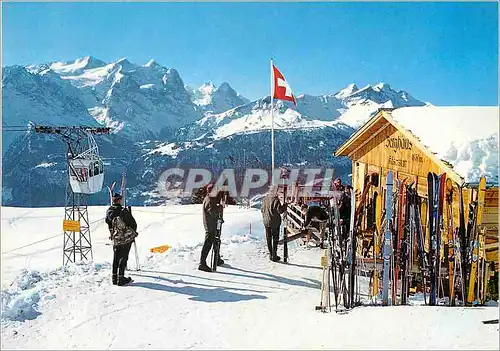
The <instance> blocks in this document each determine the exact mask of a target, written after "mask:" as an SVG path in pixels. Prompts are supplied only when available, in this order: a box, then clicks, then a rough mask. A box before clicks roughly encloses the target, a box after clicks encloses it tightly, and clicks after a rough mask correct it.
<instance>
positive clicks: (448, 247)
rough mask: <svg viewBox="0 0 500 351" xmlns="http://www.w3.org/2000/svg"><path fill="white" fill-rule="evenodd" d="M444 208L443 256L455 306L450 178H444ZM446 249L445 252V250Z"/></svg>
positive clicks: (451, 188)
mask: <svg viewBox="0 0 500 351" xmlns="http://www.w3.org/2000/svg"><path fill="white" fill-rule="evenodd" d="M446 209H447V211H446V212H447V215H448V228H447V232H446V233H447V236H448V237H447V243H446V244H445V257H448V290H449V291H448V296H449V297H450V306H455V283H454V282H455V279H454V274H455V272H454V269H453V268H454V265H455V252H454V247H455V243H454V232H453V183H452V181H451V179H450V178H448V179H446ZM446 251H447V252H446Z"/></svg>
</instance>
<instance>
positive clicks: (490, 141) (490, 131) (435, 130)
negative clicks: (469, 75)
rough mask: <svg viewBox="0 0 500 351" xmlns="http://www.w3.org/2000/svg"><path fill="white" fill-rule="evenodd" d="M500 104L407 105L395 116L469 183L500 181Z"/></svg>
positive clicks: (397, 121) (398, 121)
mask: <svg viewBox="0 0 500 351" xmlns="http://www.w3.org/2000/svg"><path fill="white" fill-rule="evenodd" d="M499 112H500V111H499V108H498V107H496V106H492V107H489V106H484V107H483V106H480V107H479V106H453V107H438V106H424V107H404V108H399V109H395V110H394V111H392V112H391V116H392V118H393V120H394V121H395V122H396V123H398V124H400V125H401V126H402V127H403V128H405V129H407V130H408V131H410V132H411V133H412V134H414V135H415V136H416V137H417V138H418V139H419V140H420V142H421V143H422V144H423V145H425V146H426V147H427V148H428V149H429V150H430V151H431V152H433V153H434V154H436V156H437V157H438V158H439V159H441V160H444V161H446V162H448V163H449V164H451V165H452V166H453V169H454V170H455V172H456V173H458V174H459V175H460V176H461V177H463V178H464V180H465V182H466V183H477V182H479V178H480V177H481V176H485V177H486V180H487V183H492V184H496V185H498V133H499V132H498V129H499V115H500V113H499Z"/></svg>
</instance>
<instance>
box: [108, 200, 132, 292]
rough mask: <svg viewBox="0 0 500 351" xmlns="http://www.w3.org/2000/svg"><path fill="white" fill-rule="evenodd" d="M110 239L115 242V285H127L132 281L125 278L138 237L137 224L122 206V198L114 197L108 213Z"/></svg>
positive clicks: (113, 278) (113, 275)
mask: <svg viewBox="0 0 500 351" xmlns="http://www.w3.org/2000/svg"><path fill="white" fill-rule="evenodd" d="M106 223H107V224H108V229H109V233H110V236H109V239H110V240H112V241H113V272H112V283H113V285H119V286H122V285H125V284H128V283H130V282H131V281H132V279H131V278H130V277H125V268H126V267H127V261H128V255H129V252H130V247H131V246H132V243H133V242H134V240H135V238H136V237H137V235H138V234H137V223H136V221H135V219H134V217H133V216H132V213H130V211H129V210H128V209H127V208H124V207H123V206H122V196H121V195H120V194H118V193H116V194H114V195H113V204H112V205H111V206H110V207H109V208H108V210H107V211H106Z"/></svg>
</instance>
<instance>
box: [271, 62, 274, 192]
mask: <svg viewBox="0 0 500 351" xmlns="http://www.w3.org/2000/svg"><path fill="white" fill-rule="evenodd" d="M273 94H274V72H273V59H272V58H271V185H274V113H273Z"/></svg>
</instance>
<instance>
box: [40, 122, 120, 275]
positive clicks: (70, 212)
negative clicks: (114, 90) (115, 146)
mask: <svg viewBox="0 0 500 351" xmlns="http://www.w3.org/2000/svg"><path fill="white" fill-rule="evenodd" d="M34 130H35V133H45V134H55V135H57V136H59V137H60V138H61V139H62V140H63V141H64V142H65V143H66V146H67V152H66V161H67V166H68V178H67V183H66V200H65V208H64V221H63V231H64V244H63V266H66V265H67V264H68V263H76V262H77V258H78V261H83V260H88V259H89V255H90V259H93V254H92V241H91V238H90V222H89V214H88V199H89V196H90V195H91V194H95V193H98V192H99V191H101V189H102V186H103V182H104V168H103V163H102V160H101V157H100V155H99V148H98V147H97V143H96V142H95V139H94V137H93V136H94V135H99V134H109V132H110V130H111V128H107V127H85V126H69V127H54V126H39V125H37V126H35V127H34Z"/></svg>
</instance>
